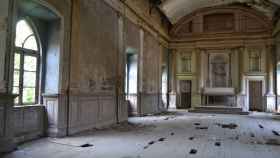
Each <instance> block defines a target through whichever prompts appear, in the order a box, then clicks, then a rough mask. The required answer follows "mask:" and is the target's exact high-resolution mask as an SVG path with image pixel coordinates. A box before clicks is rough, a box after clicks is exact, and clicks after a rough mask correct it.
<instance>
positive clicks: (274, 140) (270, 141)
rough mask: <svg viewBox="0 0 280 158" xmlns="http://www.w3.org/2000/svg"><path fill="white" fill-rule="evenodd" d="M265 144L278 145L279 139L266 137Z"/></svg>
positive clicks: (279, 143)
mask: <svg viewBox="0 0 280 158" xmlns="http://www.w3.org/2000/svg"><path fill="white" fill-rule="evenodd" d="M265 144H266V145H273V146H280V141H279V140H277V139H268V140H267V141H266V142H265Z"/></svg>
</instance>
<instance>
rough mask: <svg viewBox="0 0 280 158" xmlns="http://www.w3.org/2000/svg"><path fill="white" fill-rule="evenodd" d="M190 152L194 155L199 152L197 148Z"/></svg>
mask: <svg viewBox="0 0 280 158" xmlns="http://www.w3.org/2000/svg"><path fill="white" fill-rule="evenodd" d="M189 153H190V154H192V155H194V154H196V153H197V150H196V149H191V150H190V152H189Z"/></svg>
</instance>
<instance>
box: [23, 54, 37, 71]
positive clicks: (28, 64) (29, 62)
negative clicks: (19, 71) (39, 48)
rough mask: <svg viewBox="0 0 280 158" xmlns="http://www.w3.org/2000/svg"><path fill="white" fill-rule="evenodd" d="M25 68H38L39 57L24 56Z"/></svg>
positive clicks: (31, 69)
mask: <svg viewBox="0 0 280 158" xmlns="http://www.w3.org/2000/svg"><path fill="white" fill-rule="evenodd" d="M24 70H27V71H36V70H37V58H36V57H32V56H24Z"/></svg>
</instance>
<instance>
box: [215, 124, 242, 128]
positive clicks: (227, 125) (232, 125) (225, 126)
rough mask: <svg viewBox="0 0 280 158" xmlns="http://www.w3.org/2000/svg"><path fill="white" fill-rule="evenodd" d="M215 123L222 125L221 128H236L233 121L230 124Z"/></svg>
mask: <svg viewBox="0 0 280 158" xmlns="http://www.w3.org/2000/svg"><path fill="white" fill-rule="evenodd" d="M216 125H217V126H219V127H222V128H227V129H236V128H237V127H238V125H237V124H235V123H230V124H221V123H217V124H216Z"/></svg>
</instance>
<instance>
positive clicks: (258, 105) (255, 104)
mask: <svg viewBox="0 0 280 158" xmlns="http://www.w3.org/2000/svg"><path fill="white" fill-rule="evenodd" d="M249 110H250V111H260V112H261V111H263V97H262V81H249Z"/></svg>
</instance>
